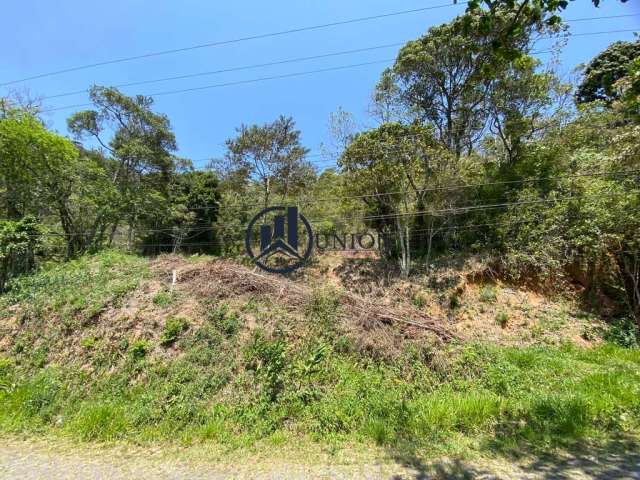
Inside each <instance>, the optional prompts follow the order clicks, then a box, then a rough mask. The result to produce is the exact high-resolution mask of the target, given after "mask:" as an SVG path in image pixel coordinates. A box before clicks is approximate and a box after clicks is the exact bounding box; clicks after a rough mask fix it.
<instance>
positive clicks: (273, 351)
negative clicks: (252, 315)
mask: <svg viewBox="0 0 640 480" xmlns="http://www.w3.org/2000/svg"><path fill="white" fill-rule="evenodd" d="M245 358H246V363H247V369H249V370H252V371H254V372H255V373H256V376H258V377H260V378H261V379H262V380H263V381H264V385H265V393H266V394H267V397H268V398H269V400H270V401H275V400H276V399H277V397H278V395H279V394H280V392H282V390H283V388H284V372H285V368H286V366H287V363H286V344H285V342H284V341H283V340H280V339H276V340H269V339H266V338H265V337H264V333H263V332H262V331H260V330H258V331H257V332H256V333H255V334H254V336H253V339H252V341H251V343H250V344H249V346H248V348H247V350H246V352H245Z"/></svg>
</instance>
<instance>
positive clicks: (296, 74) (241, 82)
mask: <svg viewBox="0 0 640 480" xmlns="http://www.w3.org/2000/svg"><path fill="white" fill-rule="evenodd" d="M394 60H395V59H394V58H391V59H385V60H375V61H372V62H363V63H354V64H350V65H341V66H338V67H329V68H321V69H318V70H307V71H303V72H294V73H286V74H283V75H273V76H269V77H260V78H252V79H249V80H239V81H236V82H226V83H217V84H213V85H204V86H202V87H193V88H183V89H179V90H168V91H164V92H157V93H151V94H149V95H147V96H149V97H159V96H164V95H174V94H176V93H188V92H196V91H201V90H209V89H212V88H221V87H230V86H234V85H245V84H249V83H257V82H264V81H267V80H279V79H284V78H292V77H301V76H305V75H312V74H316V73H323V72H334V71H338V70H345V69H348V68H356V67H364V66H368V65H377V64H381V63H389V62H392V61H394ZM92 105H93V104H92V103H79V104H75V105H66V106H64V107H56V108H49V109H46V110H41V112H42V113H46V112H54V111H58V110H68V109H70V108H80V107H89V106H92Z"/></svg>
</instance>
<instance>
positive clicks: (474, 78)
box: [376, 15, 533, 159]
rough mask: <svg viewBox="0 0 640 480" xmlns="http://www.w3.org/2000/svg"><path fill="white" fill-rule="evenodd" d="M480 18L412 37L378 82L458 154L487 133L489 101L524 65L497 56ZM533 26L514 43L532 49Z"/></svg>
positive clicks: (383, 93)
mask: <svg viewBox="0 0 640 480" xmlns="http://www.w3.org/2000/svg"><path fill="white" fill-rule="evenodd" d="M480 20H481V19H480V18H478V16H477V15H465V16H462V17H457V18H456V19H454V20H453V21H452V22H451V23H449V24H444V25H440V26H437V27H432V28H430V29H429V31H428V32H427V34H426V35H424V36H423V37H421V38H419V39H418V40H414V41H410V42H408V43H407V44H406V45H405V46H404V47H403V48H402V49H401V50H400V52H399V54H398V57H397V59H396V63H395V65H394V67H393V69H392V71H391V72H386V73H385V74H384V75H383V78H382V80H381V82H380V83H379V84H378V87H377V94H376V96H377V97H378V98H381V97H382V98H384V97H385V96H392V97H397V98H399V99H400V100H401V101H402V102H403V103H404V105H405V107H406V108H407V115H408V116H409V118H418V119H419V120H420V121H421V122H422V123H424V124H426V125H430V126H432V127H433V129H434V131H435V133H436V136H437V138H438V140H439V141H440V142H441V143H442V145H444V146H445V147H446V148H447V149H448V150H449V151H450V152H452V153H453V154H454V156H455V157H456V158H457V159H460V158H461V156H462V155H463V154H464V153H468V152H470V151H471V150H472V148H473V146H474V144H475V143H476V142H477V141H478V140H479V139H480V138H481V137H482V135H483V133H484V131H485V128H486V124H487V120H488V117H489V109H488V108H487V102H488V101H490V100H491V99H492V98H494V99H495V98H497V97H495V96H494V97H492V96H491V92H492V91H495V90H496V87H495V85H496V83H499V82H500V81H502V82H503V83H504V82H505V79H506V78H511V80H512V81H513V79H515V78H516V77H514V75H513V73H514V70H518V69H519V68H520V70H522V67H524V65H522V66H518V65H515V66H514V64H513V62H512V61H511V60H505V59H502V58H501V57H500V56H498V55H496V53H495V52H494V50H493V48H492V43H493V41H494V40H495V32H494V31H493V30H492V29H486V28H485V27H484V26H483V25H482V23H481V21H480ZM496 20H500V21H501V22H503V23H505V22H507V21H508V18H507V17H501V16H498V17H496ZM532 29H533V27H531V28H530V29H528V30H526V31H522V32H521V33H520V34H519V35H518V36H516V37H514V38H513V39H512V40H511V43H510V46H511V47H512V48H514V49H517V50H518V51H526V49H527V48H528V45H529V38H530V35H531V31H532ZM509 70H511V76H510V77H509ZM521 73H522V72H521ZM389 76H393V78H395V82H393V81H390V79H389ZM529 76H531V74H530V75H529ZM529 79H530V78H529ZM529 79H528V80H529ZM505 88H508V87H505ZM521 90H524V89H521ZM513 103H514V102H512V104H513ZM387 110H388V108H387Z"/></svg>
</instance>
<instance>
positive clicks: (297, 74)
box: [41, 29, 636, 113]
mask: <svg viewBox="0 0 640 480" xmlns="http://www.w3.org/2000/svg"><path fill="white" fill-rule="evenodd" d="M635 31H636V30H634V29H626V30H607V31H600V32H585V33H576V34H572V36H588V35H600V34H606V33H622V32H635ZM540 53H546V52H540ZM393 61H395V58H391V59H385V60H375V61H372V62H363V63H354V64H349V65H340V66H337V67H329V68H321V69H318V70H306V71H302V72H293V73H287V74H282V75H273V76H267V77H260V78H252V79H248V80H238V81H234V82H226V83H217V84H213V85H204V86H201V87H192V88H184V89H177V90H167V91H162V92H156V93H150V94H147V95H146V96H149V97H158V96H164V95H174V94H177V93H188V92H196V91H201V90H209V89H213V88H222V87H230V86H235V85H245V84H250V83H258V82H263V81H268V80H281V79H285V78H292V77H300V76H305V75H312V74H316V73H323V72H331V71H338V70H344V69H349V68H356V67H363V66H368V65H376V64H381V63H388V62H393ZM92 105H93V104H92V103H79V104H74V105H65V106H62V107H54V108H49V109H45V110H41V113H46V112H54V111H58V110H68V109H71V108H81V107H88V106H92Z"/></svg>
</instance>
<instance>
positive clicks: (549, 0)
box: [454, 0, 628, 59]
mask: <svg viewBox="0 0 640 480" xmlns="http://www.w3.org/2000/svg"><path fill="white" fill-rule="evenodd" d="M571 1H573V0H470V1H469V2H468V3H467V13H471V14H473V15H476V16H477V17H478V18H479V22H480V24H481V25H482V26H483V28H484V29H487V30H494V31H495V38H494V41H493V42H492V48H493V50H494V51H495V53H496V55H497V56H499V57H501V58H503V59H515V58H517V57H519V56H521V55H522V53H523V52H522V51H520V50H518V49H517V48H514V46H513V43H512V42H513V39H514V38H517V37H518V36H519V35H520V34H521V33H522V32H523V31H526V30H527V29H529V28H531V27H532V26H536V27H537V28H538V27H541V26H546V27H551V28H556V27H558V26H559V25H560V24H561V23H562V18H561V17H560V15H559V14H560V13H561V12H563V11H564V10H566V9H567V7H568V6H569V3H570V2H571ZM619 1H620V2H621V3H626V2H627V1H628V0H619ZM455 2H456V0H454V3H455ZM591 2H592V3H593V5H594V6H595V7H598V6H600V3H601V0H591ZM483 7H486V8H483ZM505 15H507V16H508V18H509V20H508V21H507V22H503V21H502V18H504V16H505ZM467 28H470V27H469V26H467Z"/></svg>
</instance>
